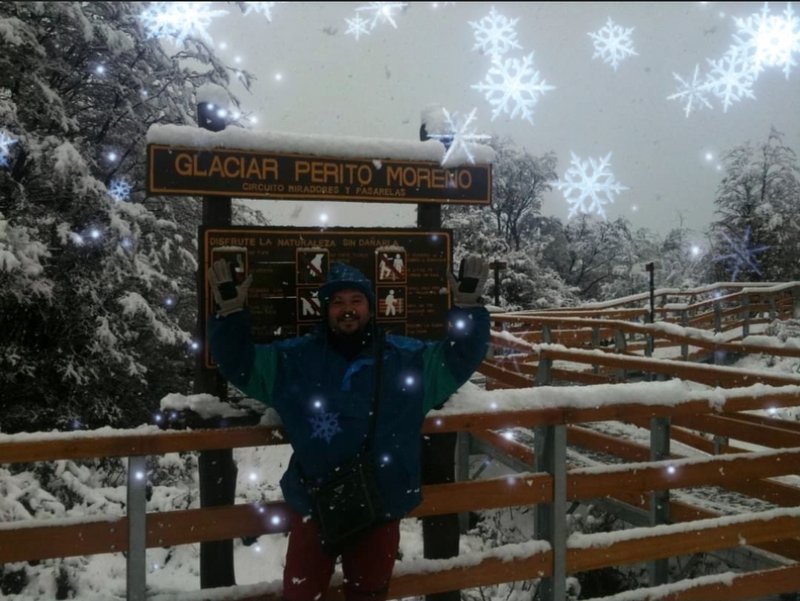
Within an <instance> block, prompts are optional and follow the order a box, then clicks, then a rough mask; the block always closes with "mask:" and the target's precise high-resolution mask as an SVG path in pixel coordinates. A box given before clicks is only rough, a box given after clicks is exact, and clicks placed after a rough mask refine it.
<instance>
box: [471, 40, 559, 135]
mask: <svg viewBox="0 0 800 601" xmlns="http://www.w3.org/2000/svg"><path fill="white" fill-rule="evenodd" d="M472 87H473V88H474V89H476V90H478V91H479V92H482V93H483V94H484V95H485V97H486V100H488V101H489V104H490V105H491V106H492V121H494V120H495V119H496V118H497V117H498V116H499V115H501V114H504V113H506V114H508V115H509V117H510V118H511V119H515V118H516V117H522V118H523V119H526V120H528V121H529V122H530V123H531V124H532V123H533V107H534V106H535V105H536V103H537V102H539V98H541V96H542V95H543V94H544V93H545V92H547V91H549V90H554V89H555V87H554V86H551V85H548V84H547V83H546V82H545V81H544V79H542V77H541V75H540V73H539V71H537V70H535V69H534V68H533V52H531V53H530V54H528V55H527V56H523V57H522V59H518V58H507V59H498V60H495V61H492V66H491V67H490V68H489V72H488V73H487V74H486V78H485V79H484V81H482V82H480V83H477V84H475V85H473V86H472Z"/></svg>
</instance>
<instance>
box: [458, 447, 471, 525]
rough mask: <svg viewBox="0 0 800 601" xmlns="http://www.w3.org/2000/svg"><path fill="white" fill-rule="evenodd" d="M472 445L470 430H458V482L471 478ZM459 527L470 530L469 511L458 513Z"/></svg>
mask: <svg viewBox="0 0 800 601" xmlns="http://www.w3.org/2000/svg"><path fill="white" fill-rule="evenodd" d="M470 446H471V445H470V435H469V432H458V434H457V435H456V482H466V481H468V480H469V455H470ZM458 528H459V531H460V532H461V534H466V532H467V530H469V512H462V513H459V514H458Z"/></svg>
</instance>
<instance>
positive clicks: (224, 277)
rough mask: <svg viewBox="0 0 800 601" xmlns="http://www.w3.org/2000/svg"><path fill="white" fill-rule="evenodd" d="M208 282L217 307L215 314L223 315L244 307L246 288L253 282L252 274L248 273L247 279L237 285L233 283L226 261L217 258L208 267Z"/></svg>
mask: <svg viewBox="0 0 800 601" xmlns="http://www.w3.org/2000/svg"><path fill="white" fill-rule="evenodd" d="M240 262H241V260H240ZM208 283H209V284H210V285H211V291H212V292H213V293H214V300H215V301H216V302H217V306H218V307H219V309H218V310H217V315H218V316H219V317H225V316H226V315H230V314H231V313H236V311H241V310H242V309H243V308H244V304H245V302H246V301H247V289H248V288H250V284H252V283H253V275H252V274H251V275H248V276H247V279H246V280H245V281H244V282H242V283H241V284H239V285H238V286H237V285H236V284H234V283H233V276H231V267H230V265H229V264H228V261H226V260H225V259H219V260H217V261H214V263H212V264H211V267H209V268H208Z"/></svg>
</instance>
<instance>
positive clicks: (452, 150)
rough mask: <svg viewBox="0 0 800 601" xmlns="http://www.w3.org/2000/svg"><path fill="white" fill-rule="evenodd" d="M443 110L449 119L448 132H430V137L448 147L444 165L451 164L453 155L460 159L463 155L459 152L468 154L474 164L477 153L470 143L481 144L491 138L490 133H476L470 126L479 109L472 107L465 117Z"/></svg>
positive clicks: (469, 159)
mask: <svg viewBox="0 0 800 601" xmlns="http://www.w3.org/2000/svg"><path fill="white" fill-rule="evenodd" d="M442 111H443V112H444V117H445V119H446V121H447V130H448V131H447V133H444V134H429V137H431V138H435V139H437V140H439V141H441V142H442V143H444V145H445V146H446V147H447V152H446V153H445V155H444V157H442V166H448V165H449V164H450V163H449V161H450V159H451V158H453V157H455V158H456V159H457V160H458V159H460V157H461V155H460V154H459V152H461V153H463V156H466V157H467V160H468V161H469V162H470V163H473V164H474V163H475V155H474V154H473V152H472V149H471V148H470V144H479V143H481V142H485V141H487V140H489V139H491V136H490V135H488V134H476V133H475V130H474V129H471V128H470V126H471V125H472V122H473V121H474V120H475V112H476V111H477V109H472V111H470V113H469V115H467V116H466V118H463V119H462V118H461V117H460V115H459V114H458V113H453V114H452V115H451V114H450V112H449V111H448V110H447V109H445V108H443V109H442Z"/></svg>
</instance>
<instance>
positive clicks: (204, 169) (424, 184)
mask: <svg viewBox="0 0 800 601" xmlns="http://www.w3.org/2000/svg"><path fill="white" fill-rule="evenodd" d="M147 150H148V152H147V156H148V161H147V169H148V173H147V193H148V194H150V195H183V196H187V195H197V196H200V195H202V196H224V197H235V198H270V199H275V200H334V201H359V202H366V201H369V202H375V201H378V202H391V203H425V202H431V203H442V204H489V203H490V201H491V190H492V169H491V165H488V164H487V165H463V166H458V167H452V168H445V167H442V166H441V165H440V164H439V163H436V162H427V161H401V160H391V159H385V160H384V159H382V160H373V159H343V158H326V157H319V156H303V155H297V154H291V153H278V152H261V151H251V150H232V149H221V148H212V149H198V148H182V147H175V146H164V145H158V144H151V145H149V146H148V149H147Z"/></svg>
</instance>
